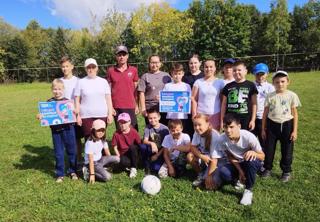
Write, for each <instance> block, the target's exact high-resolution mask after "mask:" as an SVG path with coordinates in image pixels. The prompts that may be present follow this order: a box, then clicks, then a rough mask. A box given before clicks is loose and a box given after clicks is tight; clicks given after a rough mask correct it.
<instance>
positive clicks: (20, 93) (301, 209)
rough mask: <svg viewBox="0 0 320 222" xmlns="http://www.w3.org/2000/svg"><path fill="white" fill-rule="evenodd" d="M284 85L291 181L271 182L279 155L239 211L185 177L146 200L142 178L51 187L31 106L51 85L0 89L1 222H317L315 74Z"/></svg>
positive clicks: (49, 165) (44, 135)
mask: <svg viewBox="0 0 320 222" xmlns="http://www.w3.org/2000/svg"><path fill="white" fill-rule="evenodd" d="M290 77H291V80H292V81H291V85H290V89H291V90H293V91H295V92H296V93H297V94H298V95H299V97H300V99H301V103H302V107H301V108H299V132H298V140H297V142H296V144H295V150H294V161H293V173H294V179H293V180H292V181H291V182H289V183H287V184H283V183H281V182H280V181H279V180H278V178H277V177H278V176H280V174H281V171H280V169H279V162H278V161H279V149H278V150H277V156H276V161H275V167H274V173H275V176H273V177H272V178H270V179H266V180H262V179H260V178H258V179H257V183H256V186H255V188H254V204H253V205H252V206H250V207H244V206H241V205H239V204H238V203H239V199H240V197H241V192H239V191H236V190H234V188H233V187H231V186H225V187H224V188H223V189H222V190H220V191H217V192H207V191H201V190H194V189H193V188H192V186H191V181H192V179H194V178H192V177H191V178H187V177H185V178H181V179H178V180H176V179H171V178H169V179H165V180H162V190H161V192H160V193H159V194H158V195H156V196H148V195H145V194H143V193H142V192H141V191H140V189H139V185H140V181H141V179H142V178H143V171H142V170H139V174H138V177H137V178H136V179H133V180H132V179H129V178H128V177H127V176H126V174H125V173H120V174H114V178H113V180H112V181H111V182H109V183H96V184H94V185H89V184H87V183H85V182H84V181H82V180H79V181H76V182H74V181H71V180H70V179H66V180H65V181H64V183H62V184H56V183H55V181H54V158H53V152H52V144H51V143H52V142H51V137H50V130H49V129H48V128H45V127H40V126H39V122H38V121H37V120H36V119H35V115H36V113H37V102H38V101H43V100H46V99H47V98H49V96H50V85H49V84H45V83H33V84H16V85H2V86H0V101H1V103H0V129H1V131H0V141H1V145H0V178H1V179H0V221H161V220H170V221H183V220H184V221H199V220H203V221H204V220H207V221H208V220H209V221H247V220H250V221H319V220H320V214H319V210H320V207H319V206H320V205H319V203H320V188H319V184H320V176H319V175H320V164H319V163H320V143H319V141H320V139H319V132H320V118H319V108H318V107H319V100H318V95H319V94H320V87H319V86H320V81H319V77H320V72H313V73H297V74H292V75H291V76H290ZM140 123H142V120H141V119H140ZM141 128H142V127H141ZM112 130H113V127H112V128H110V129H109V131H108V138H110V135H111V133H112V132H111V131H112ZM190 175H191V176H194V174H193V173H192V172H190Z"/></svg>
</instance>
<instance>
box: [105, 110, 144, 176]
mask: <svg viewBox="0 0 320 222" xmlns="http://www.w3.org/2000/svg"><path fill="white" fill-rule="evenodd" d="M117 121H118V124H119V128H120V129H119V130H117V131H116V132H115V133H114V134H113V137H112V142H111V143H112V147H113V149H114V152H115V153H116V155H117V156H118V157H120V168H121V169H126V168H129V169H130V173H129V177H130V178H135V177H136V176H137V166H138V146H139V145H140V144H141V139H140V136H139V134H138V132H137V131H136V130H135V129H134V128H132V127H131V118H130V116H129V114H128V113H121V114H119V116H118V120H117Z"/></svg>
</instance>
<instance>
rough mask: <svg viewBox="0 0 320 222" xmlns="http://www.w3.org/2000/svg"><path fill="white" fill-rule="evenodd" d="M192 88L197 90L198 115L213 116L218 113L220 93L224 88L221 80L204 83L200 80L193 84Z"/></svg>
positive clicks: (203, 80) (204, 81)
mask: <svg viewBox="0 0 320 222" xmlns="http://www.w3.org/2000/svg"><path fill="white" fill-rule="evenodd" d="M193 87H197V88H198V107H197V112H198V113H202V114H206V115H213V114H216V113H219V112H220V108H221V101H220V92H221V90H222V89H223V87H224V82H223V80H221V79H215V80H212V81H206V80H205V79H204V78H201V79H198V80H197V81H196V82H195V83H194V85H193Z"/></svg>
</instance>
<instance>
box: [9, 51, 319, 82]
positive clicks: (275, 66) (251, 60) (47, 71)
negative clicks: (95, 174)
mask: <svg viewBox="0 0 320 222" xmlns="http://www.w3.org/2000/svg"><path fill="white" fill-rule="evenodd" d="M224 59H225V58H216V59H215V61H216V66H217V69H218V70H220V69H221V67H222V63H223V60H224ZM237 59H240V60H242V61H244V62H245V63H246V65H247V67H248V69H249V70H251V69H252V67H253V66H254V64H256V63H259V62H264V63H266V64H268V66H269V68H270V70H271V72H273V71H276V70H279V69H282V70H286V71H290V72H300V71H315V70H320V52H316V53H290V54H273V55H257V56H245V57H238V58H237ZM177 62H178V63H182V64H183V65H184V67H185V70H187V69H188V60H175V61H164V62H163V67H162V68H161V69H162V70H163V71H169V70H170V67H171V66H172V64H173V63H177ZM130 64H132V65H134V66H136V67H137V68H138V70H139V74H143V73H145V72H147V71H148V63H147V62H132V63H130ZM112 65H113V64H102V65H99V76H102V77H104V76H105V72H106V69H107V68H108V67H109V66H112ZM74 74H75V75H76V76H79V77H83V76H85V70H84V67H83V66H82V65H76V66H75V68H74ZM4 76H5V77H6V78H5V82H32V81H44V82H51V81H52V80H53V79H54V78H57V77H61V76H62V73H61V70H60V67H39V68H16V69H5V70H4Z"/></svg>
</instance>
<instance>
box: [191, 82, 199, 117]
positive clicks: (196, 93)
mask: <svg viewBox="0 0 320 222" xmlns="http://www.w3.org/2000/svg"><path fill="white" fill-rule="evenodd" d="M198 97H199V89H198V87H196V86H193V87H192V93H191V113H192V118H193V117H195V115H197V108H198Z"/></svg>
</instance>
